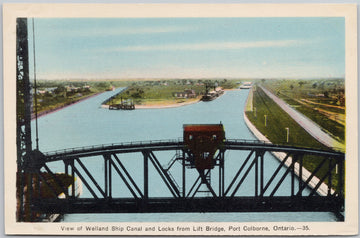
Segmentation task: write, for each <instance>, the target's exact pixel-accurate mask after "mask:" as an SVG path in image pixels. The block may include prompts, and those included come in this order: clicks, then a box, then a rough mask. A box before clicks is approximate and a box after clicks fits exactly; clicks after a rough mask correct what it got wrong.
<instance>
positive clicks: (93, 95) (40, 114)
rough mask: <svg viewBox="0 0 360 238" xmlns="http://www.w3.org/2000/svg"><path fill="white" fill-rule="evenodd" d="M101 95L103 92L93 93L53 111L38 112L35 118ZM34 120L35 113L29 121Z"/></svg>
mask: <svg viewBox="0 0 360 238" xmlns="http://www.w3.org/2000/svg"><path fill="white" fill-rule="evenodd" d="M101 93H103V92H98V93H94V94H92V95H89V96H87V97H84V98H82V99H80V100H77V101H74V102H71V103H69V104H66V105H62V106H59V107H56V108H54V109H49V110H45V111H42V112H39V113H38V114H37V118H40V117H42V116H45V115H49V114H51V113H54V112H57V111H60V110H62V109H64V108H67V107H69V106H72V105H75V104H77V103H79V102H82V101H84V100H87V99H89V98H92V97H95V96H97V95H99V94H101ZM35 119H36V116H35V113H32V114H31V120H35Z"/></svg>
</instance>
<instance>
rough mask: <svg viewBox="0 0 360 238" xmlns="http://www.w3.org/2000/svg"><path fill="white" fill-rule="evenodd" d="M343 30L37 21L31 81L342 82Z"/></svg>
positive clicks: (318, 24)
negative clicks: (34, 76) (338, 79)
mask: <svg viewBox="0 0 360 238" xmlns="http://www.w3.org/2000/svg"><path fill="white" fill-rule="evenodd" d="M344 24H345V23H344V18H335V17H333V18H324V17H321V18H107V19H106V18H85V19H84V18H71V19H65V18H57V19H55V18H52V19H43V18H41V19H40V18H37V19H35V43H36V67H37V78H38V79H72V78H76V79H102V78H106V79H115V78H209V77H221V78H230V77H234V78H278V77H280V78H317V77H321V78H327V77H344V74H345V28H344V27H345V25H344ZM29 38H30V39H31V38H32V21H31V20H29ZM29 44H30V47H29V49H30V52H31V51H32V41H31V40H30V42H29ZM30 59H32V55H30ZM31 65H32V62H31ZM31 68H32V67H31ZM30 75H31V77H32V72H31V74H30Z"/></svg>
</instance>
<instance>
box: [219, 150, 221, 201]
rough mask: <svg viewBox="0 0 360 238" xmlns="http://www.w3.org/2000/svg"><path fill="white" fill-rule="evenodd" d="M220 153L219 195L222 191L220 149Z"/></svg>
mask: <svg viewBox="0 0 360 238" xmlns="http://www.w3.org/2000/svg"><path fill="white" fill-rule="evenodd" d="M219 153H220V155H219V197H222V194H221V192H222V188H221V187H222V186H221V185H222V180H221V179H222V169H221V167H222V166H221V163H222V158H221V151H220V152H219Z"/></svg>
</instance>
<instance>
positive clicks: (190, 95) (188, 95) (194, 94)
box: [174, 89, 196, 98]
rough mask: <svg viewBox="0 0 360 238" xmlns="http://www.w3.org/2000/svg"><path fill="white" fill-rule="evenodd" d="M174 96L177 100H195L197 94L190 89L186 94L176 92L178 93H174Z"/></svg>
mask: <svg viewBox="0 0 360 238" xmlns="http://www.w3.org/2000/svg"><path fill="white" fill-rule="evenodd" d="M174 96H175V97H176V98H195V97H196V92H195V90H192V89H188V90H185V91H184V92H176V93H174Z"/></svg>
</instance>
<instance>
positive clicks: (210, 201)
mask: <svg viewBox="0 0 360 238" xmlns="http://www.w3.org/2000/svg"><path fill="white" fill-rule="evenodd" d="M34 204H36V206H35V209H39V210H40V211H42V212H46V211H47V212H49V213H167V212H284V211H286V212H314V211H317V212H325V211H328V212H336V211H338V210H339V206H342V200H341V199H338V198H337V197H333V198H331V199H329V198H328V197H321V196H316V197H276V198H271V197H234V198H226V197H221V198H212V197H201V198H149V199H129V198H116V199H97V200H95V199H91V198H88V199H87V198H77V199H73V200H72V199H54V200H41V201H37V202H36V201H35V203H34Z"/></svg>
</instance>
